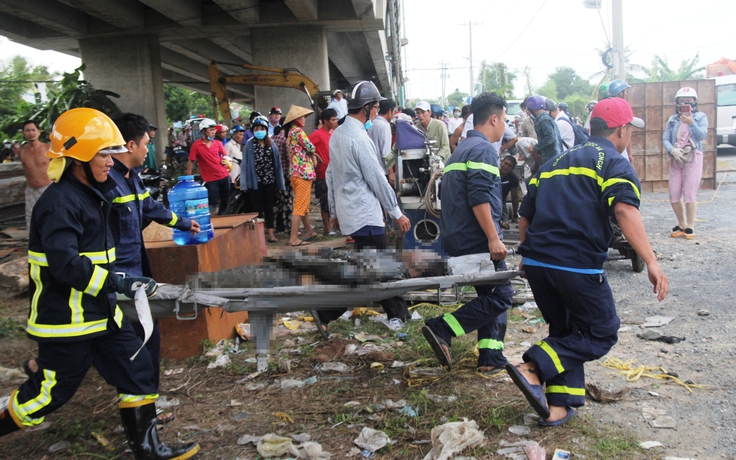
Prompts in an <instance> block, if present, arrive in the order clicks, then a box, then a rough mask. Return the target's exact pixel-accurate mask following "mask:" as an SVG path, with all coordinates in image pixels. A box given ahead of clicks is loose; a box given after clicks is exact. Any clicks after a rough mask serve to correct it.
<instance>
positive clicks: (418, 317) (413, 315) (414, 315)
mask: <svg viewBox="0 0 736 460" xmlns="http://www.w3.org/2000/svg"><path fill="white" fill-rule="evenodd" d="M409 319H410V320H411V321H419V320H422V319H424V317H423V316H422V315H420V314H419V312H418V311H416V310H414V311H413V312H411V318H409Z"/></svg>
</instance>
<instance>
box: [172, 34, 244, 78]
mask: <svg viewBox="0 0 736 460" xmlns="http://www.w3.org/2000/svg"><path fill="white" fill-rule="evenodd" d="M161 46H162V47H164V48H167V49H169V50H171V51H174V52H176V53H179V54H181V55H182V56H185V57H187V58H189V59H192V60H194V61H197V62H199V63H202V64H204V65H209V63H210V62H211V61H212V60H213V59H214V60H215V61H218V68H219V69H220V71H221V72H223V73H225V74H226V75H239V74H242V73H243V70H244V69H243V68H241V67H240V66H233V65H229V64H224V63H238V61H239V60H240V59H238V58H237V56H235V55H233V54H232V53H230V52H228V51H225V50H224V49H222V48H220V47H219V46H217V45H215V44H212V43H210V42H209V41H205V40H197V41H193V40H177V41H162V42H161ZM219 63H223V64H219Z"/></svg>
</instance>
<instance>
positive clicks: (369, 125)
mask: <svg viewBox="0 0 736 460" xmlns="http://www.w3.org/2000/svg"><path fill="white" fill-rule="evenodd" d="M371 126H373V122H372V121H370V120H368V121H366V122H365V130H366V131H368V130H369V129H371Z"/></svg>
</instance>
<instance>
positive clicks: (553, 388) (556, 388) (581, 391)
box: [544, 385, 585, 396]
mask: <svg viewBox="0 0 736 460" xmlns="http://www.w3.org/2000/svg"><path fill="white" fill-rule="evenodd" d="M544 392H545V393H557V394H567V395H572V396H585V388H570V387H566V386H564V385H549V386H547V388H546V389H545V390H544Z"/></svg>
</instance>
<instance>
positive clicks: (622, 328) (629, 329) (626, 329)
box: [618, 326, 631, 334]
mask: <svg viewBox="0 0 736 460" xmlns="http://www.w3.org/2000/svg"><path fill="white" fill-rule="evenodd" d="M622 332H631V326H624V327H620V328H619V329H618V333H619V334H621V333H622Z"/></svg>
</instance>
